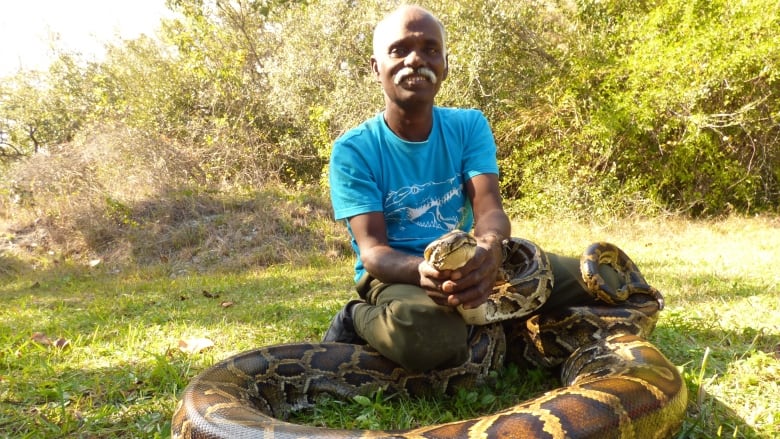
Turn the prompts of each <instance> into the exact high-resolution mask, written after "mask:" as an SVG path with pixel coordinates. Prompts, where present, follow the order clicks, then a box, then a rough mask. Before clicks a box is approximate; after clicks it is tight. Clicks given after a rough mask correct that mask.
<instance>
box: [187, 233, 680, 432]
mask: <svg viewBox="0 0 780 439" xmlns="http://www.w3.org/2000/svg"><path fill="white" fill-rule="evenodd" d="M443 238H446V243H447V246H448V247H447V248H443V247H442V248H433V249H432V250H431V252H430V253H431V254H435V255H436V257H437V258H439V259H440V262H442V261H443V262H444V263H447V264H453V265H450V266H455V265H457V264H458V263H462V262H464V261H463V260H459V261H455V262H453V261H444V259H446V258H447V255H448V253H449V251H448V249H453V250H457V251H455V252H453V257H457V258H462V257H463V255H464V254H465V255H468V254H469V252H468V249H465V250H466V251H465V252H464V248H463V245H462V244H463V243H462V242H460V241H459V239H461V238H458V237H457V236H454V235H450V236H447V235H445V237H443ZM464 239H467V238H464ZM433 245H436V244H435V243H434V244H433ZM465 245H476V244H475V243H473V244H471V243H468V242H467V243H466V244H465ZM434 250H435V252H434ZM504 250H505V257H504V267H503V269H504V272H505V278H504V281H503V282H501V283H499V284H497V285H496V287H495V288H494V294H493V295H492V296H491V299H490V302H491V303H492V304H491V305H488V306H484V307H482V310H483V312H485V313H488V314H490V315H488V316H487V317H485V318H484V320H482V319H480V320H481V321H480V322H479V323H480V326H477V327H476V331H475V332H474V334H473V335H472V337H471V340H470V352H471V355H470V358H469V360H468V361H467V362H466V363H464V364H463V365H460V366H458V367H454V368H451V369H445V370H437V371H431V372H426V373H410V372H408V371H406V370H404V369H402V368H401V367H399V366H397V365H395V364H394V363H392V362H391V361H389V360H387V359H386V358H384V357H382V356H381V355H379V354H378V353H377V352H376V351H375V350H373V349H372V348H370V347H368V346H360V345H349V344H339V343H296V344H285V345H274V346H268V347H263V348H260V349H256V350H253V351H249V352H245V353H241V354H238V355H236V356H234V357H232V358H229V359H227V360H224V361H222V362H220V363H218V364H216V365H214V366H212V367H210V368H208V369H206V370H205V371H203V372H202V373H201V374H199V375H198V376H196V377H195V378H194V379H193V380H192V381H191V382H190V384H189V385H188V386H187V388H186V389H185V390H184V392H183V394H182V396H181V401H180V403H179V406H178V408H177V410H176V413H175V414H174V416H173V423H172V433H173V437H174V438H268V439H272V438H273V439H293V438H299V439H302V438H312V439H313V438H321V439H325V438H334V439H347V438H399V439H413V438H428V439H433V438H437V439H459V438H475V439H476V438H480V439H493V438H496V439H498V438H529V439H541V438H549V439H563V438H642V439H644V438H659V439H660V438H668V437H671V436H672V435H673V434H674V432H675V431H677V429H678V428H679V426H680V423H681V421H682V417H683V415H684V412H685V407H686V405H687V391H686V387H685V383H684V381H683V380H682V377H681V376H680V373H679V371H678V370H677V368H676V367H675V366H674V365H673V364H672V363H670V362H669V360H667V359H666V357H664V355H663V354H662V353H661V352H660V351H659V350H658V349H657V348H656V347H655V346H653V345H652V344H651V343H650V342H648V341H647V336H648V335H649V334H650V332H651V331H652V330H653V328H654V326H655V323H656V320H657V314H658V311H659V310H660V309H661V307H662V306H663V298H662V296H661V295H660V293H659V292H658V291H657V290H655V289H654V288H652V287H650V286H649V285H647V283H646V282H645V280H644V278H643V277H642V275H641V274H640V273H639V271H638V270H637V269H636V266H635V265H634V264H633V262H631V260H630V259H629V258H628V257H627V256H625V254H624V253H623V252H622V251H621V250H620V249H618V248H617V247H615V246H613V245H612V244H608V243H597V244H594V245H593V246H591V247H589V250H588V251H586V253H585V254H584V255H583V257H582V259H581V261H582V266H583V270H582V271H583V273H585V275H584V276H583V277H584V279H585V281H586V283H587V284H588V285H589V287H590V288H591V289H592V294H593V295H594V296H595V297H597V298H599V299H600V300H601V301H602V302H604V303H603V304H598V305H593V306H578V307H570V308H567V309H563V310H559V311H556V312H555V313H554V314H545V315H540V314H535V315H533V311H534V310H536V309H537V308H538V307H539V306H540V305H541V304H543V303H544V301H545V300H546V299H547V296H549V289H550V288H551V286H552V281H553V279H552V275H551V270H550V268H549V262H548V261H547V258H546V255H544V252H542V251H541V249H539V248H538V246H536V245H535V244H533V243H531V242H529V241H526V240H521V239H518V238H512V239H510V240H507V241H505V242H504ZM426 253H428V252H426ZM471 254H473V252H471ZM456 255H457V256H456ZM469 257H470V256H469ZM602 263H607V264H610V265H612V266H614V267H615V268H616V269H617V270H618V271H619V272H620V273H621V274H622V275H623V277H624V278H625V279H626V285H628V286H627V287H624V288H622V289H621V290H620V291H619V292H613V291H603V290H605V288H604V287H605V283H604V282H603V280H601V279H600V277H599V276H598V267H597V265H598V264H602ZM540 285H541V286H540ZM606 289H607V290H608V287H607V288H606ZM602 295H606V296H608V298H605V297H602ZM501 301H505V302H507V301H508V302H513V303H514V306H512V307H507V306H504V305H500V303H501ZM496 313H497V314H496ZM529 315H531V316H530V317H528V316H529ZM505 355H507V356H510V357H511V356H515V357H518V356H519V357H523V358H524V359H525V360H527V361H531V362H533V363H535V364H537V365H540V366H547V367H550V366H557V365H562V367H561V381H562V386H561V387H559V388H557V389H554V390H551V391H549V392H547V393H545V394H543V395H541V396H539V397H537V398H534V399H532V400H529V401H524V402H522V403H519V404H517V405H515V406H513V407H510V408H508V409H506V410H503V411H500V412H497V413H493V414H490V415H486V416H482V417H479V418H475V419H467V420H462V421H457V422H452V423H448V424H441V425H432V426H425V427H419V428H416V429H411V430H403V431H376V430H338V429H324V428H317V427H311V426H306V425H298V424H292V423H289V422H285V421H284V419H286V417H287V416H288V414H289V413H290V412H292V411H294V410H298V409H301V408H305V407H310V406H311V405H312V404H314V401H315V399H316V397H317V396H318V395H322V394H330V395H334V396H337V397H341V398H349V397H351V396H354V395H357V394H369V393H371V392H372V391H375V390H377V389H379V388H384V389H386V391H387V392H398V393H402V394H406V395H410V396H423V395H436V394H440V393H442V392H444V393H452V392H454V391H455V389H457V388H459V387H461V386H473V385H475V384H477V383H479V382H480V381H481V380H483V379H484V377H486V376H487V374H488V372H489V371H490V370H493V369H496V368H498V367H500V366H501V365H502V364H503V362H504V356H505Z"/></svg>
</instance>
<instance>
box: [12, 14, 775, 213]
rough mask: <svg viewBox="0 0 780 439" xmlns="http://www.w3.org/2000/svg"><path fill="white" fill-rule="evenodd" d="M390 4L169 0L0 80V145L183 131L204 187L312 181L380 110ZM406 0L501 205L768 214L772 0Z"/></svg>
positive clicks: (177, 139)
mask: <svg viewBox="0 0 780 439" xmlns="http://www.w3.org/2000/svg"><path fill="white" fill-rule="evenodd" d="M399 3H400V2H395V1H394V2H380V1H366V2H357V1H342V0H312V1H293V0H274V1H256V0H236V1H226V0H170V1H169V6H170V7H171V9H173V10H174V11H176V12H177V13H178V14H177V15H176V17H175V18H172V19H168V20H166V21H164V22H163V23H162V26H161V29H160V35H159V37H160V39H159V40H156V39H152V38H148V37H141V38H139V39H136V40H132V41H124V42H122V43H121V44H118V45H114V46H109V47H108V53H107V56H106V58H105V60H104V61H102V62H100V63H87V64H85V63H83V62H80V61H79V59H78V57H76V56H74V55H70V54H67V53H63V54H61V56H60V58H59V61H58V62H57V63H55V64H54V65H53V66H52V68H51V69H50V71H48V72H46V73H35V72H29V73H27V72H25V73H20V75H17V76H16V77H12V78H7V79H5V80H4V81H3V82H2V83H0V84H2V85H0V92H2V95H0V142H2V149H0V151H2V152H3V154H5V155H6V156H8V155H13V156H18V155H28V154H31V153H33V152H34V151H36V150H37V149H40V148H51V147H52V146H54V145H57V144H59V143H62V142H67V141H70V140H72V139H74V138H75V135H76V133H79V132H81V131H83V130H87V129H89V127H90V126H92V124H96V123H97V124H106V125H122V126H126V127H129V128H131V129H132V130H134V132H136V133H138V135H140V136H149V135H159V136H163V137H164V138H166V139H168V140H169V141H170V142H171V143H176V144H178V145H186V148H187V152H188V156H190V157H193V158H194V162H195V163H197V169H194V170H192V173H193V174H198V175H200V176H201V177H202V178H203V180H204V181H205V182H206V183H207V184H211V185H215V186H217V187H223V188H229V187H231V186H232V185H238V186H246V185H262V184H264V183H266V182H269V181H282V182H285V183H288V184H293V185H295V184H304V185H307V184H312V183H317V182H318V181H321V180H322V173H323V171H324V170H325V165H326V163H327V159H328V155H329V153H330V145H331V144H332V142H333V140H334V139H335V138H336V137H337V136H339V135H340V134H341V133H343V132H344V131H345V130H347V129H349V128H350V127H352V126H354V125H355V124H357V123H359V122H360V121H361V120H363V119H365V118H366V117H368V116H370V115H371V114H374V113H375V112H377V111H380V110H381V108H382V96H381V92H380V89H379V86H378V85H377V84H376V82H375V80H374V78H373V76H372V74H371V72H370V71H369V68H368V58H369V56H370V51H371V38H372V28H373V26H374V24H375V23H376V21H377V20H378V19H379V18H380V17H381V16H382V15H383V14H385V13H386V12H387V11H389V10H391V9H392V8H394V7H395V6H396V5H397V4H399ZM421 4H422V5H424V6H426V7H428V8H430V9H431V10H433V11H434V12H435V13H436V14H437V15H439V16H440V17H441V18H442V20H443V21H444V23H445V24H446V26H447V29H448V49H449V61H450V75H449V78H448V80H447V81H446V82H445V83H444V85H443V88H442V92H441V95H440V100H439V103H440V104H442V105H454V106H467V107H478V108H480V109H482V110H483V111H484V112H485V114H486V115H487V116H488V118H489V119H490V121H491V122H492V125H493V128H494V133H495V137H496V139H497V142H498V144H499V159H500V167H501V172H502V189H503V191H504V195H505V197H506V198H507V199H508V200H509V203H508V204H509V205H511V207H512V209H514V210H515V211H517V212H523V213H541V214H544V213H548V212H551V211H556V212H558V213H559V214H567V215H604V214H626V213H640V214H647V213H657V212H659V211H662V210H681V211H685V212H687V213H688V214H691V215H717V214H722V213H726V212H730V211H739V212H754V211H776V210H777V209H778V207H779V206H778V200H780V171H778V169H780V152H779V151H778V150H779V149H780V147H779V146H778V145H780V142H778V139H779V138H780V124H779V123H778V117H780V116H778V115H780V104H778V103H779V102H780V99H778V96H777V95H778V87H779V86H778V79H777V78H778V61H779V60H778V52H777V50H775V44H774V42H775V41H776V40H777V38H778V36H779V35H778V34H779V33H780V18H779V17H780V4H778V2H777V1H776V0H746V1H741V2H730V1H727V0H715V1H709V2H708V1H684V0H652V1H643V2H634V1H628V0H608V1H603V0H598V1H597V0H557V1H539V0H523V1H504V0H501V1H489V0H474V1H469V2H462V1H461V2H445V1H441V0H424V1H421ZM142 147H144V146H139V148H142Z"/></svg>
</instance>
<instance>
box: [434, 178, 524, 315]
mask: <svg viewBox="0 0 780 439" xmlns="http://www.w3.org/2000/svg"><path fill="white" fill-rule="evenodd" d="M466 193H467V195H468V197H469V199H470V200H471V205H472V209H473V210H474V236H475V237H476V238H477V245H478V248H477V252H476V253H475V254H474V258H472V260H471V261H470V262H469V263H468V264H467V265H466V266H464V267H463V268H461V269H459V270H456V271H455V272H453V273H452V275H451V277H450V280H449V281H447V282H444V284H443V286H442V290H443V291H444V292H445V293H449V294H450V296H449V297H448V302H449V304H450V305H460V304H463V305H464V306H466V307H467V308H471V307H476V306H478V305H480V304H481V303H482V302H484V301H485V300H486V299H487V297H488V296H489V295H490V293H491V292H492V289H493V286H494V284H495V282H496V276H497V275H498V269H499V268H500V266H501V263H502V260H503V250H502V245H501V242H502V241H503V240H504V239H505V238H508V237H509V236H510V235H511V223H510V222H509V217H507V215H506V213H505V212H504V208H503V206H502V203H501V194H500V191H499V187H498V176H497V175H496V174H480V175H477V176H475V177H473V178H471V179H469V180H468V181H467V182H466Z"/></svg>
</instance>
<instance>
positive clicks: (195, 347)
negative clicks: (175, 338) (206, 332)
mask: <svg viewBox="0 0 780 439" xmlns="http://www.w3.org/2000/svg"><path fill="white" fill-rule="evenodd" d="M213 346H214V342H213V341H211V340H209V339H208V338H204V337H193V338H188V339H186V340H179V350H180V351H182V352H184V353H187V354H197V353H198V352H201V351H203V350H205V349H208V348H210V347H213Z"/></svg>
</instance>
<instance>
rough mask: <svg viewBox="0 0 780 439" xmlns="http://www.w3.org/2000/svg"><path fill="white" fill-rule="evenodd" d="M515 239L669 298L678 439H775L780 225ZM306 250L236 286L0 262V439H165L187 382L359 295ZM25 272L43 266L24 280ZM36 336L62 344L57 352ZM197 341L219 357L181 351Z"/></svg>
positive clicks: (309, 335)
mask: <svg viewBox="0 0 780 439" xmlns="http://www.w3.org/2000/svg"><path fill="white" fill-rule="evenodd" d="M550 224H554V226H550ZM514 233H515V234H516V235H518V236H524V237H527V238H530V239H532V240H534V241H536V242H537V243H539V244H540V245H541V246H542V247H543V248H545V249H546V250H547V251H550V252H559V253H565V254H577V253H579V252H580V251H581V250H582V249H583V248H584V247H585V246H586V245H587V244H588V243H590V242H591V241H594V240H602V239H603V240H610V241H613V242H615V243H617V244H619V245H620V246H621V247H622V248H623V249H624V250H626V252H627V253H628V254H629V255H631V256H632V258H633V259H634V260H635V261H636V262H637V263H638V264H639V266H640V268H642V270H643V272H644V273H645V275H646V277H647V278H648V279H649V280H650V281H651V282H652V283H653V284H654V285H655V286H656V287H658V288H659V289H660V290H661V291H662V292H664V294H665V296H666V300H667V309H666V310H665V311H664V312H663V313H662V315H661V319H660V321H659V324H658V327H657V329H656V331H655V333H654V334H653V341H654V342H655V343H656V344H657V345H658V346H659V347H660V348H661V350H662V351H663V352H664V353H666V354H667V356H668V357H669V358H670V359H671V360H672V361H673V362H674V363H675V364H677V365H679V366H681V367H682V368H683V370H684V376H685V379H686V382H687V384H688V387H689V390H690V404H689V409H688V413H687V417H686V419H685V422H684V425H683V430H682V432H681V433H680V437H683V438H721V437H722V438H731V437H735V438H773V437H777V436H778V435H779V434H780V385H779V384H778V383H780V291H779V290H780V286H779V284H780V271H778V270H777V266H776V265H777V262H778V261H780V220H779V219H777V218H767V217H756V218H736V217H734V218H728V219H723V220H718V221H686V220H681V219H676V218H658V219H653V220H640V219H632V220H621V221H617V220H615V221H613V222H609V223H598V224H597V223H593V224H584V223H575V222H567V221H555V222H553V221H518V222H517V223H516V224H515V227H514ZM297 251H298V252H299V254H298V259H296V261H297V262H296V263H295V264H294V265H293V264H283V263H282V264H275V265H270V266H268V267H266V268H253V269H244V270H240V271H228V272H215V271H208V272H199V271H198V270H187V271H178V270H176V269H174V268H173V267H172V264H173V263H172V262H169V263H164V262H161V263H159V264H152V265H145V266H129V267H122V268H121V269H119V268H116V267H114V266H110V265H109V264H100V265H97V266H96V267H92V268H90V267H89V266H88V265H86V264H82V263H76V262H73V261H68V260H61V261H60V262H58V263H54V262H52V261H48V262H47V261H44V260H43V259H45V257H44V256H38V258H39V259H37V260H35V261H32V262H31V261H28V260H24V259H23V258H21V257H19V256H15V255H12V254H8V253H6V254H0V297H2V303H3V307H2V309H0V437H9V438H10V437H13V438H39V437H118V438H130V437H133V438H135V437H149V438H154V437H167V436H168V435H169V434H170V418H171V415H172V413H173V410H174V408H175V405H176V401H177V396H178V395H179V393H180V392H181V390H182V389H183V387H184V386H186V384H187V382H188V381H189V379H190V378H191V377H192V376H194V375H195V374H197V373H198V372H200V371H201V370H203V369H204V368H206V367H208V366H209V365H211V364H213V363H214V362H216V361H218V360H220V359H223V358H225V357H227V356H229V355H231V354H234V353H237V352H240V351H244V350H248V349H251V348H254V347H257V346H263V345H271V344H276V343H283V342H295V341H302V340H309V341H311V340H318V339H319V338H320V337H321V334H322V333H323V332H324V330H325V328H326V327H327V325H328V322H329V320H330V317H331V316H332V315H333V314H334V313H335V312H336V311H337V310H338V309H339V308H340V306H341V305H342V304H343V303H344V302H345V301H346V300H347V299H348V298H350V297H352V294H353V292H352V284H351V257H348V256H341V257H339V256H334V255H329V256H323V255H322V252H321V251H320V250H318V251H316V252H311V253H306V252H305V251H304V250H301V249H298V250H297ZM30 263H33V264H35V266H36V267H37V268H36V269H24V267H26V266H28V265H30ZM224 302H232V306H227V307H225V306H223V303H224ZM36 333H41V334H44V335H45V336H46V337H48V340H50V341H52V342H55V341H56V340H57V339H58V338H62V339H63V340H64V341H67V342H68V343H67V345H66V346H65V347H63V348H58V347H56V346H54V345H48V344H46V343H45V342H44V343H42V342H41V340H42V339H41V338H40V335H39V336H35V337H34V334H36ZM192 337H205V338H208V339H210V340H212V341H213V342H214V346H213V347H212V348H211V349H207V350H204V351H202V352H199V353H195V354H187V353H184V352H182V351H181V350H180V349H178V344H179V341H180V340H187V339H189V338H192ZM531 373H532V374H533V375H532V378H531V379H530V380H529V379H528V378H527V375H526V371H518V370H516V369H515V370H512V369H507V370H504V371H502V373H501V374H500V375H497V376H496V380H495V381H494V382H493V384H492V386H490V387H487V388H485V389H473V390H468V391H467V390H464V391H461V392H460V393H458V394H457V395H455V396H454V397H451V398H441V399H431V400H422V401H416V400H404V399H401V398H395V397H392V396H389V395H383V394H381V393H380V394H375V395H370V396H368V397H365V398H358V399H357V400H355V401H347V402H343V401H324V402H323V403H322V404H321V406H318V408H317V409H316V410H314V411H311V412H308V413H305V414H304V415H303V416H304V418H305V419H307V420H308V421H309V422H313V423H317V424H323V423H324V424H328V423H336V424H339V423H341V425H343V426H346V427H348V428H352V427H356V428H363V427H365V426H366V424H360V423H359V422H361V419H362V420H363V421H366V422H368V424H367V425H368V426H369V427H373V428H388V427H392V428H406V427H409V426H413V425H419V424H421V423H433V422H444V421H448V420H453V419H459V418H461V417H467V416H473V415H474V413H484V412H488V411H493V410H496V409H497V408H498V407H500V406H505V405H507V404H512V403H514V402H516V401H517V400H519V399H524V398H527V397H529V396H530V395H531V394H533V393H534V392H538V391H540V390H541V389H542V388H543V387H545V386H548V385H550V384H549V383H550V380H549V376H547V375H545V373H544V372H539V371H534V372H531ZM529 383H530V384H529ZM350 422H357V423H354V424H350Z"/></svg>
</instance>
